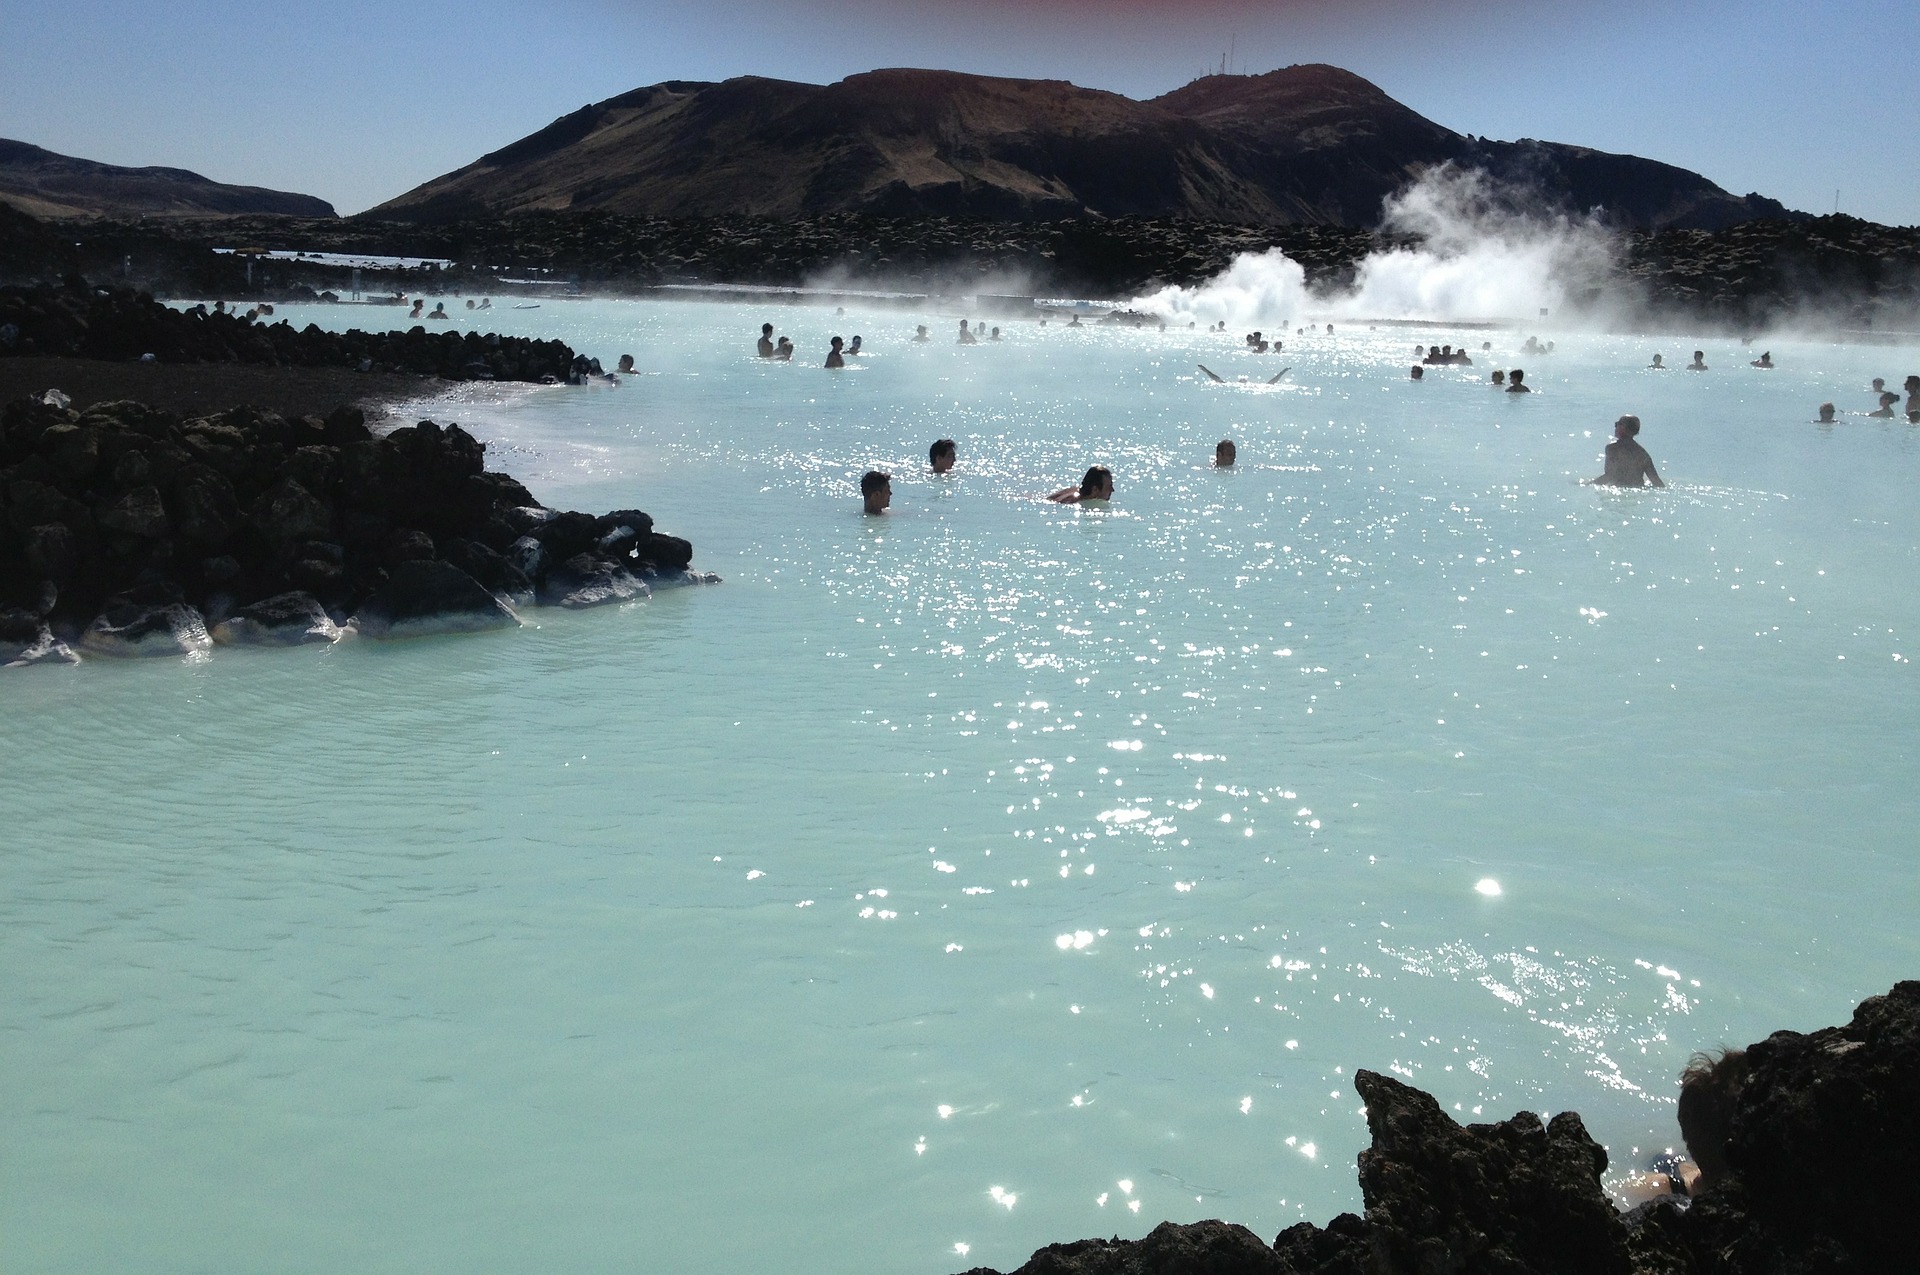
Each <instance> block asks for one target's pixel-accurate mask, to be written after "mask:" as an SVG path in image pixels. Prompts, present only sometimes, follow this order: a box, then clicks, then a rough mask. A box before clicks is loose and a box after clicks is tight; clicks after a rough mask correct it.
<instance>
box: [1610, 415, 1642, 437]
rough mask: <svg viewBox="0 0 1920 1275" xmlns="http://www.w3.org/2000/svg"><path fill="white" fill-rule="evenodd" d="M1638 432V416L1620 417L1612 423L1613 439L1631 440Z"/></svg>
mask: <svg viewBox="0 0 1920 1275" xmlns="http://www.w3.org/2000/svg"><path fill="white" fill-rule="evenodd" d="M1639 432H1640V418H1639V417H1638V416H1631V415H1629V416H1622V417H1621V418H1620V419H1619V420H1617V421H1615V422H1614V423H1613V436H1614V437H1615V438H1632V437H1633V436H1634V435H1635V434H1638V433H1639Z"/></svg>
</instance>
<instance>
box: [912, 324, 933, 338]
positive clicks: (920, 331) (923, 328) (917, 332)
mask: <svg viewBox="0 0 1920 1275" xmlns="http://www.w3.org/2000/svg"><path fill="white" fill-rule="evenodd" d="M913 339H914V340H915V341H931V340H933V338H932V337H930V336H928V335H927V325H926V324H924V323H922V324H919V325H918V326H916V327H915V328H914V329H913Z"/></svg>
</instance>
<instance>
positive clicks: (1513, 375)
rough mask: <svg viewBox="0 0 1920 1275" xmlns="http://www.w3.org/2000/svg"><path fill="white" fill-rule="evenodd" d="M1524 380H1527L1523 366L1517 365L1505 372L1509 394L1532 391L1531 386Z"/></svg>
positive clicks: (1529, 392)
mask: <svg viewBox="0 0 1920 1275" xmlns="http://www.w3.org/2000/svg"><path fill="white" fill-rule="evenodd" d="M1526 380H1527V373H1526V369H1524V368H1518V367H1517V368H1515V369H1513V371H1511V372H1509V373H1507V393H1509V394H1531V393H1533V386H1531V385H1528V384H1527V383H1526Z"/></svg>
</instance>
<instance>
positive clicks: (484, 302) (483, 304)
mask: <svg viewBox="0 0 1920 1275" xmlns="http://www.w3.org/2000/svg"><path fill="white" fill-rule="evenodd" d="M480 308H481V309H482V310H491V309H493V298H492V297H481V298H480Z"/></svg>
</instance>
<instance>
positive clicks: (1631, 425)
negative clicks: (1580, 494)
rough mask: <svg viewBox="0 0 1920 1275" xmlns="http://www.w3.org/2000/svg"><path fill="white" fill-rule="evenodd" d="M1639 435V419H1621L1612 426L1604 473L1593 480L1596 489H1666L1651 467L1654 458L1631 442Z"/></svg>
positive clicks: (1625, 417)
mask: <svg viewBox="0 0 1920 1275" xmlns="http://www.w3.org/2000/svg"><path fill="white" fill-rule="evenodd" d="M1639 432H1640V418H1639V417H1638V416H1622V417H1621V418H1620V419H1619V420H1617V421H1615V422H1614V423H1613V441H1612V442H1611V443H1608V444H1607V472H1606V473H1604V474H1602V475H1600V476H1599V477H1598V478H1596V479H1594V480H1593V485H1594V486H1596V487H1640V486H1648V487H1665V486H1666V484H1665V483H1664V482H1661V481H1660V474H1659V472H1658V471H1657V470H1655V469H1654V467H1653V457H1651V456H1649V455H1647V449H1646V448H1644V447H1642V446H1641V445H1640V444H1639V443H1638V442H1636V441H1635V440H1634V435H1636V434H1638V433H1639Z"/></svg>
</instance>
